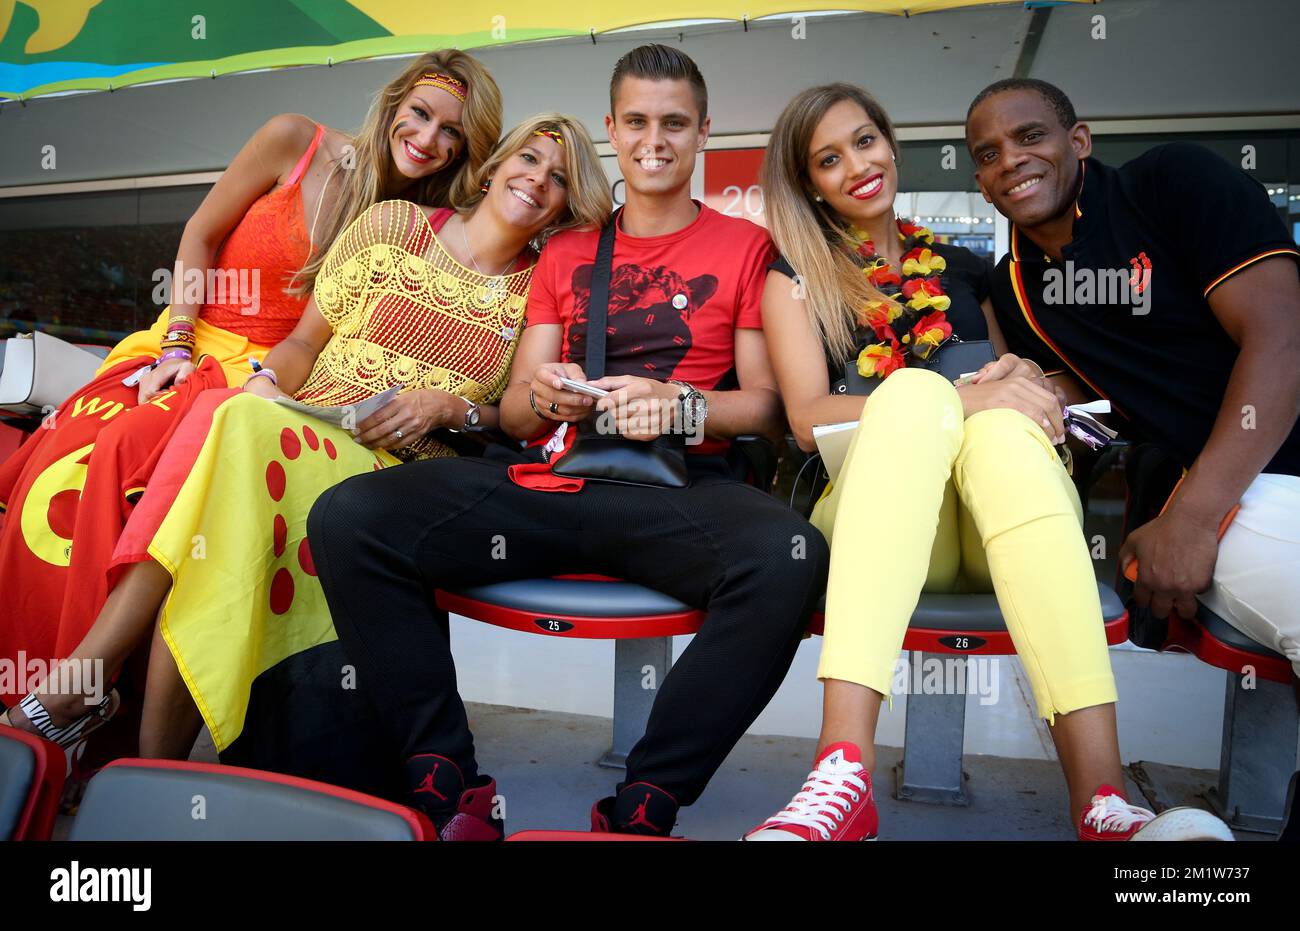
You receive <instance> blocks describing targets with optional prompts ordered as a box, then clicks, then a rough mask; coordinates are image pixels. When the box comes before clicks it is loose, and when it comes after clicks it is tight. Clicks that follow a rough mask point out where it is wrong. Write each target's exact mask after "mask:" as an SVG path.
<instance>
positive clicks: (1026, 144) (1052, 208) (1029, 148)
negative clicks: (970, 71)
mask: <svg viewBox="0 0 1300 931" xmlns="http://www.w3.org/2000/svg"><path fill="white" fill-rule="evenodd" d="M966 142H967V146H968V147H969V149H970V153H971V157H972V158H973V159H974V160H975V180H976V182H977V183H978V184H979V188H980V193H982V194H983V195H984V199H985V200H987V201H988V202H989V203H991V204H992V205H993V206H994V207H996V208H997V210H998V212H999V213H1001V214H1002V215H1003V216H1005V217H1006V218H1007V219H1009V220H1011V221H1012V222H1013V223H1015V224H1016V225H1017V226H1020V227H1023V228H1024V229H1030V230H1031V229H1033V228H1034V227H1036V226H1040V225H1042V224H1044V223H1047V222H1050V221H1052V220H1054V219H1057V218H1059V217H1061V216H1063V215H1064V214H1065V213H1066V211H1068V210H1069V209H1070V208H1071V205H1072V204H1073V203H1074V198H1075V195H1076V193H1077V188H1078V179H1079V161H1080V159H1084V158H1087V157H1088V156H1089V155H1091V154H1092V138H1091V136H1090V134H1089V132H1088V127H1087V126H1086V125H1084V124H1083V123H1076V124H1075V125H1074V126H1072V127H1069V128H1066V127H1064V126H1062V125H1061V121H1060V119H1059V118H1058V117H1057V115H1056V111H1055V110H1053V109H1052V106H1051V104H1049V103H1048V102H1047V100H1046V99H1044V98H1043V96H1042V95H1041V94H1039V93H1037V92H1036V91H1032V90H1010V91H1004V92H1003V93H1000V94H994V95H993V96H992V97H989V98H988V99H986V100H984V101H983V102H982V103H980V105H979V106H978V107H976V108H975V110H974V111H973V112H972V113H971V115H970V119H969V120H968V121H967V123H966Z"/></svg>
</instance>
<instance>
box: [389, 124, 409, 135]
mask: <svg viewBox="0 0 1300 931" xmlns="http://www.w3.org/2000/svg"><path fill="white" fill-rule="evenodd" d="M405 128H406V120H398V121H397V122H396V123H394V124H393V129H392V131H391V132H389V134H388V136H389V138H392V137H394V136H396V135H397V134H398V133H399V132H401V131H402V130H403V129H405Z"/></svg>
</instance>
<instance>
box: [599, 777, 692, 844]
mask: <svg viewBox="0 0 1300 931" xmlns="http://www.w3.org/2000/svg"><path fill="white" fill-rule="evenodd" d="M677 809H678V805H677V799H675V798H673V797H672V796H671V795H669V794H668V793H667V792H665V791H664V790H663V789H661V788H659V787H658V786H654V785H651V784H650V783H648V782H633V783H631V784H629V785H626V786H624V787H623V789H622V791H620V792H619V793H618V795H611V796H609V797H608V798H602V799H600V800H599V801H598V802H596V804H594V805H592V806H591V829H592V831H595V832H597V833H601V834H643V835H646V836H649V837H670V836H671V835H672V830H673V826H674V825H676V823H677Z"/></svg>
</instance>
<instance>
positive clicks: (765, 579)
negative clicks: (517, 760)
mask: <svg viewBox="0 0 1300 931" xmlns="http://www.w3.org/2000/svg"><path fill="white" fill-rule="evenodd" d="M610 110H611V113H610V115H609V116H607V117H606V127H607V129H608V132H609V139H610V142H611V144H612V145H613V147H614V149H615V151H616V153H617V155H618V160H619V167H620V168H621V169H622V173H623V177H624V179H625V183H626V186H627V204H626V206H625V207H624V209H623V210H622V212H621V213H620V214H619V217H618V228H617V233H616V239H615V244H614V253H613V261H612V263H611V265H612V273H611V279H610V284H609V300H608V319H607V322H606V353H605V360H606V366H605V369H606V375H605V377H603V378H600V379H598V380H597V381H595V382H594V384H596V385H598V386H600V387H603V388H606V389H608V390H610V391H613V392H614V395H613V396H612V397H610V398H606V399H602V400H601V401H599V402H593V400H592V399H591V398H588V397H586V396H584V395H582V394H579V393H575V392H572V391H566V390H564V388H563V385H562V384H561V382H560V381H559V378H560V377H561V376H567V377H569V378H572V379H576V380H579V381H585V380H586V373H585V372H584V371H583V365H582V364H581V363H582V362H583V361H584V360H585V357H586V338H587V331H586V330H587V311H588V303H589V300H590V294H591V278H592V272H593V269H594V266H595V256H596V249H597V243H598V239H599V233H598V232H597V231H570V232H564V233H560V234H558V235H556V236H555V237H554V238H553V239H552V240H551V241H550V242H549V243H547V245H546V247H545V249H544V250H543V253H542V257H541V259H540V261H539V262H538V266H537V268H536V270H535V272H534V275H533V283H532V289H531V292H530V294H529V299H528V329H527V330H526V331H525V332H524V335H523V337H522V338H521V341H520V346H519V350H518V353H517V355H516V356H515V360H514V365H513V369H512V374H511V384H510V386H509V388H508V389H507V391H506V394H505V397H504V398H503V399H502V402H501V418H500V422H501V426H502V429H504V430H505V431H506V432H507V433H509V434H510V435H511V436H513V437H515V438H516V439H520V440H528V441H535V442H536V443H538V444H540V443H541V442H542V441H544V440H546V439H547V437H549V436H552V435H553V434H554V433H555V432H556V431H557V430H558V429H559V428H561V427H562V426H563V425H565V424H569V425H572V424H574V423H576V422H579V421H583V420H586V419H587V418H589V417H592V416H601V415H606V418H607V420H613V421H614V422H616V423H617V424H618V425H619V428H620V432H621V433H622V434H623V435H624V436H629V437H632V438H634V439H641V440H647V441H648V440H651V439H654V438H655V437H656V436H658V435H659V431H660V430H661V429H662V430H683V431H684V432H687V433H688V435H690V434H694V435H696V436H698V434H699V433H700V432H702V433H703V441H702V442H699V443H696V444H692V445H688V447H687V450H688V451H687V456H686V458H687V462H688V471H689V473H690V477H691V482H690V485H689V487H686V488H676V489H674V488H659V487H633V486H627V485H613V484H603V483H596V482H590V481H589V482H586V483H585V486H584V487H582V488H581V489H580V490H578V491H576V493H574V492H573V488H572V485H569V486H567V487H565V488H564V490H567V491H569V492H570V493H559V491H560V489H559V488H558V487H557V486H562V485H564V483H562V482H558V481H556V480H555V478H556V477H555V476H554V475H553V474H552V473H550V472H548V471H546V470H544V469H542V470H539V469H537V468H535V467H534V468H532V469H528V468H522V469H518V470H514V473H513V475H512V474H511V472H510V470H509V466H510V464H511V454H510V453H509V451H503V452H498V453H497V454H492V455H490V457H489V458H480V459H471V458H466V459H444V460H435V461H427V462H417V463H411V464H408V465H404V466H402V467H400V468H395V469H385V470H383V471H380V472H375V473H371V474H369V475H365V476H358V477H356V478H353V479H349V480H348V481H346V482H344V483H343V484H341V485H339V486H337V487H336V488H333V489H331V490H330V491H329V492H327V493H326V494H325V495H323V496H322V497H321V499H320V500H319V501H318V502H317V503H316V506H315V507H314V508H313V510H312V514H311V518H310V520H309V522H308V534H309V537H310V539H311V541H312V552H313V554H314V556H315V560H316V567H317V569H318V571H319V573H320V579H321V583H322V585H323V587H324V590H325V595H326V597H327V598H328V600H329V604H330V610H331V612H332V614H333V618H334V624H335V627H336V628H337V630H338V633H339V638H340V641H341V643H342V645H343V648H344V651H345V653H346V654H347V656H348V659H349V661H350V662H352V663H354V664H355V665H356V667H357V673H358V676H357V681H358V689H359V690H362V691H364V693H365V695H366V696H367V698H368V699H369V700H370V701H371V702H373V704H374V705H375V708H376V710H377V712H378V715H379V718H380V719H381V720H382V721H383V722H384V723H385V724H386V725H387V727H388V728H389V731H390V733H391V735H392V736H393V737H394V739H396V740H397V742H398V744H399V746H400V747H401V750H402V754H403V757H404V758H405V759H406V761H407V762H406V773H407V781H408V785H409V787H410V789H411V794H410V801H411V803H412V804H413V805H416V806H417V807H419V808H421V809H422V810H424V811H426V812H427V813H428V814H429V815H430V816H431V818H432V819H433V821H434V822H435V824H437V825H438V826H439V830H440V833H441V836H443V837H444V838H448V839H450V838H466V839H474V838H483V839H492V838H495V837H499V836H500V834H501V830H502V828H501V825H500V822H499V821H496V820H494V819H493V818H492V817H491V814H490V812H491V808H492V804H491V798H492V796H493V795H494V794H495V793H496V787H495V783H494V782H493V781H492V780H490V779H489V778H488V777H486V776H482V775H479V774H478V771H477V766H476V763H475V760H474V746H473V737H472V735H471V734H470V730H469V726H468V723H467V721H466V718H465V709H464V706H463V705H462V703H461V700H460V696H459V695H458V694H457V691H456V675H455V667H454V665H453V662H452V656H451V651H450V647H449V644H448V641H447V634H446V629H447V628H446V623H447V618H446V614H445V612H441V611H439V610H438V609H437V607H436V606H435V605H434V603H433V600H432V598H431V594H432V592H433V591H434V590H435V589H438V588H443V587H447V588H463V587H466V586H471V585H482V584H486V583H492V582H500V581H505V580H508V579H523V578H536V577H546V576H552V575H560V574H567V573H600V574H604V575H609V576H614V577H617V578H623V579H628V580H629V581H633V582H637V583H640V584H643V585H646V586H648V587H650V588H653V589H656V590H658V591H661V592H664V593H666V594H668V595H670V596H672V597H674V598H677V599H679V600H681V601H683V602H685V603H687V604H690V605H693V606H695V607H698V608H704V609H707V610H708V618H707V620H706V621H705V622H704V625H703V626H702V628H701V630H700V632H699V633H698V634H697V635H696V636H695V638H694V640H693V642H692V643H691V645H690V646H689V647H688V648H687V649H686V651H685V652H684V653H683V654H682V656H681V658H680V659H679V660H678V661H677V663H676V665H675V666H674V667H673V669H672V671H671V673H670V674H669V675H668V676H667V677H666V678H665V679H664V680H663V682H662V683H660V686H659V689H658V695H657V696H656V699H655V703H654V707H653V710H652V712H651V715H650V720H649V723H648V725H647V728H646V733H645V735H644V736H643V737H642V738H641V740H640V741H639V742H638V743H637V745H636V746H635V747H634V748H633V749H632V752H631V753H630V754H629V756H628V760H627V778H626V780H625V781H624V782H623V783H622V784H620V786H619V787H618V790H617V793H616V795H614V796H611V797H608V798H605V799H601V800H600V801H599V802H597V803H596V805H595V807H594V809H593V812H592V827H593V829H596V830H612V831H625V832H631V833H648V834H665V835H666V834H668V833H669V832H670V831H671V830H672V827H673V825H674V823H675V821H676V818H677V810H678V807H679V806H680V805H689V804H691V803H692V802H694V801H695V799H696V798H698V797H699V795H700V793H701V792H702V791H703V790H704V787H705V785H706V784H707V782H708V781H709V779H710V777H711V776H712V775H713V773H714V772H715V771H716V770H717V768H718V766H720V765H721V763H722V761H723V760H724V759H725V758H726V756H727V754H728V753H729V752H730V750H731V748H732V747H733V746H734V745H735V743H736V741H737V740H739V739H740V737H741V735H742V734H744V733H745V730H746V728H747V727H748V726H749V725H750V723H751V722H752V721H753V720H754V718H756V717H757V716H758V714H759V712H760V711H762V709H763V707H764V706H765V705H766V704H767V702H768V701H769V700H770V699H771V697H772V695H773V694H774V693H775V692H776V689H777V687H778V686H779V685H780V683H781V680H782V679H783V678H784V676H785V673H786V670H787V669H788V668H789V665H790V662H791V660H792V659H793V658H794V653H795V649H796V647H797V646H798V643H799V640H800V637H801V635H802V632H803V630H804V628H805V626H806V624H807V621H808V618H809V616H810V615H811V614H812V611H813V609H814V607H815V605H816V602H817V599H818V597H819V596H820V595H821V593H822V591H823V590H824V586H825V577H826V566H827V561H828V550H827V547H826V544H825V541H824V540H823V538H822V537H821V535H820V534H818V533H817V532H816V531H815V530H814V529H813V527H812V526H811V525H810V524H808V523H807V522H806V521H805V520H803V519H802V518H800V517H799V516H798V515H797V514H795V513H794V512H793V511H791V510H790V509H788V508H786V507H784V506H783V505H781V504H779V503H778V502H777V501H775V500H774V499H773V498H771V497H770V496H768V495H766V494H764V493H762V492H760V491H758V490H757V489H754V488H752V487H749V486H747V485H744V484H742V483H741V482H738V481H736V480H734V479H733V478H732V477H731V475H730V470H729V469H728V467H727V462H726V460H725V458H723V456H722V455H721V454H722V453H724V452H725V451H726V449H727V446H728V441H729V440H730V439H732V438H734V437H736V436H740V435H742V434H765V435H773V434H775V433H778V432H780V430H781V420H780V418H781V414H780V399H779V397H778V395H777V390H776V381H775V378H774V377H773V375H772V372H771V369H770V366H769V363H768V360H767V355H766V351H765V348H764V345H763V336H762V333H761V331H760V329H759V327H760V325H761V324H760V318H759V306H760V297H761V294H762V290H763V283H764V280H765V276H766V269H767V265H768V263H769V262H770V261H771V247H770V244H769V242H768V239H767V236H766V234H765V233H764V232H763V231H762V230H761V229H759V228H758V227H756V226H754V225H753V224H750V223H748V222H746V221H744V220H737V219H731V218H728V217H724V216H722V215H720V214H718V213H717V212H716V211H714V210H711V209H710V208H708V207H706V206H704V205H703V204H700V203H698V202H696V201H694V200H692V199H691V196H690V179H691V174H692V171H693V169H694V167H695V159H696V155H697V153H698V152H700V151H701V150H702V149H703V148H704V144H705V142H706V140H707V138H708V129H709V122H708V116H707V96H706V91H705V87H704V80H703V78H702V77H701V76H700V73H699V70H698V69H697V68H696V66H695V63H694V62H692V61H691V60H690V58H688V57H687V56H686V55H684V54H682V53H681V52H679V51H677V50H675V49H671V48H667V47H664V46H657V45H652V46H642V47H641V48H637V49H634V50H633V51H632V52H629V53H628V54H627V55H626V56H624V57H623V58H622V59H621V60H620V61H619V63H618V65H617V66H616V67H615V69H614V75H613V79H612V80H611V83H610ZM551 180H552V179H540V182H539V183H550V181H551ZM553 180H554V183H560V180H559V179H553ZM564 429H565V430H566V432H567V431H568V427H565V428H564ZM515 461H517V459H516V460H515Z"/></svg>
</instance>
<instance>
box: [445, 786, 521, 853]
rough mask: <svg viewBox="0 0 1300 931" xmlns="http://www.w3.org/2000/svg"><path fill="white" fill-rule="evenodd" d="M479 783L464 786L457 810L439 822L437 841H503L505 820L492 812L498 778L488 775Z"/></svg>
mask: <svg viewBox="0 0 1300 931" xmlns="http://www.w3.org/2000/svg"><path fill="white" fill-rule="evenodd" d="M481 778H484V779H486V780H487V781H486V782H484V783H483V784H482V785H478V786H475V787H474V788H472V789H466V790H465V791H464V792H462V793H461V796H460V801H459V802H458V803H457V804H456V813H455V814H454V815H452V816H451V817H450V818H448V819H447V821H446V822H444V823H443V824H440V825H438V840H488V841H491V840H502V839H503V838H504V837H505V831H506V825H505V822H504V821H503V820H502V819H501V818H498V817H497V816H496V815H495V814H494V812H493V810H492V809H493V808H494V807H495V802H494V801H493V800H494V799H495V798H496V794H497V781H496V780H495V779H492V778H490V777H486V776H485V777H481Z"/></svg>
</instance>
